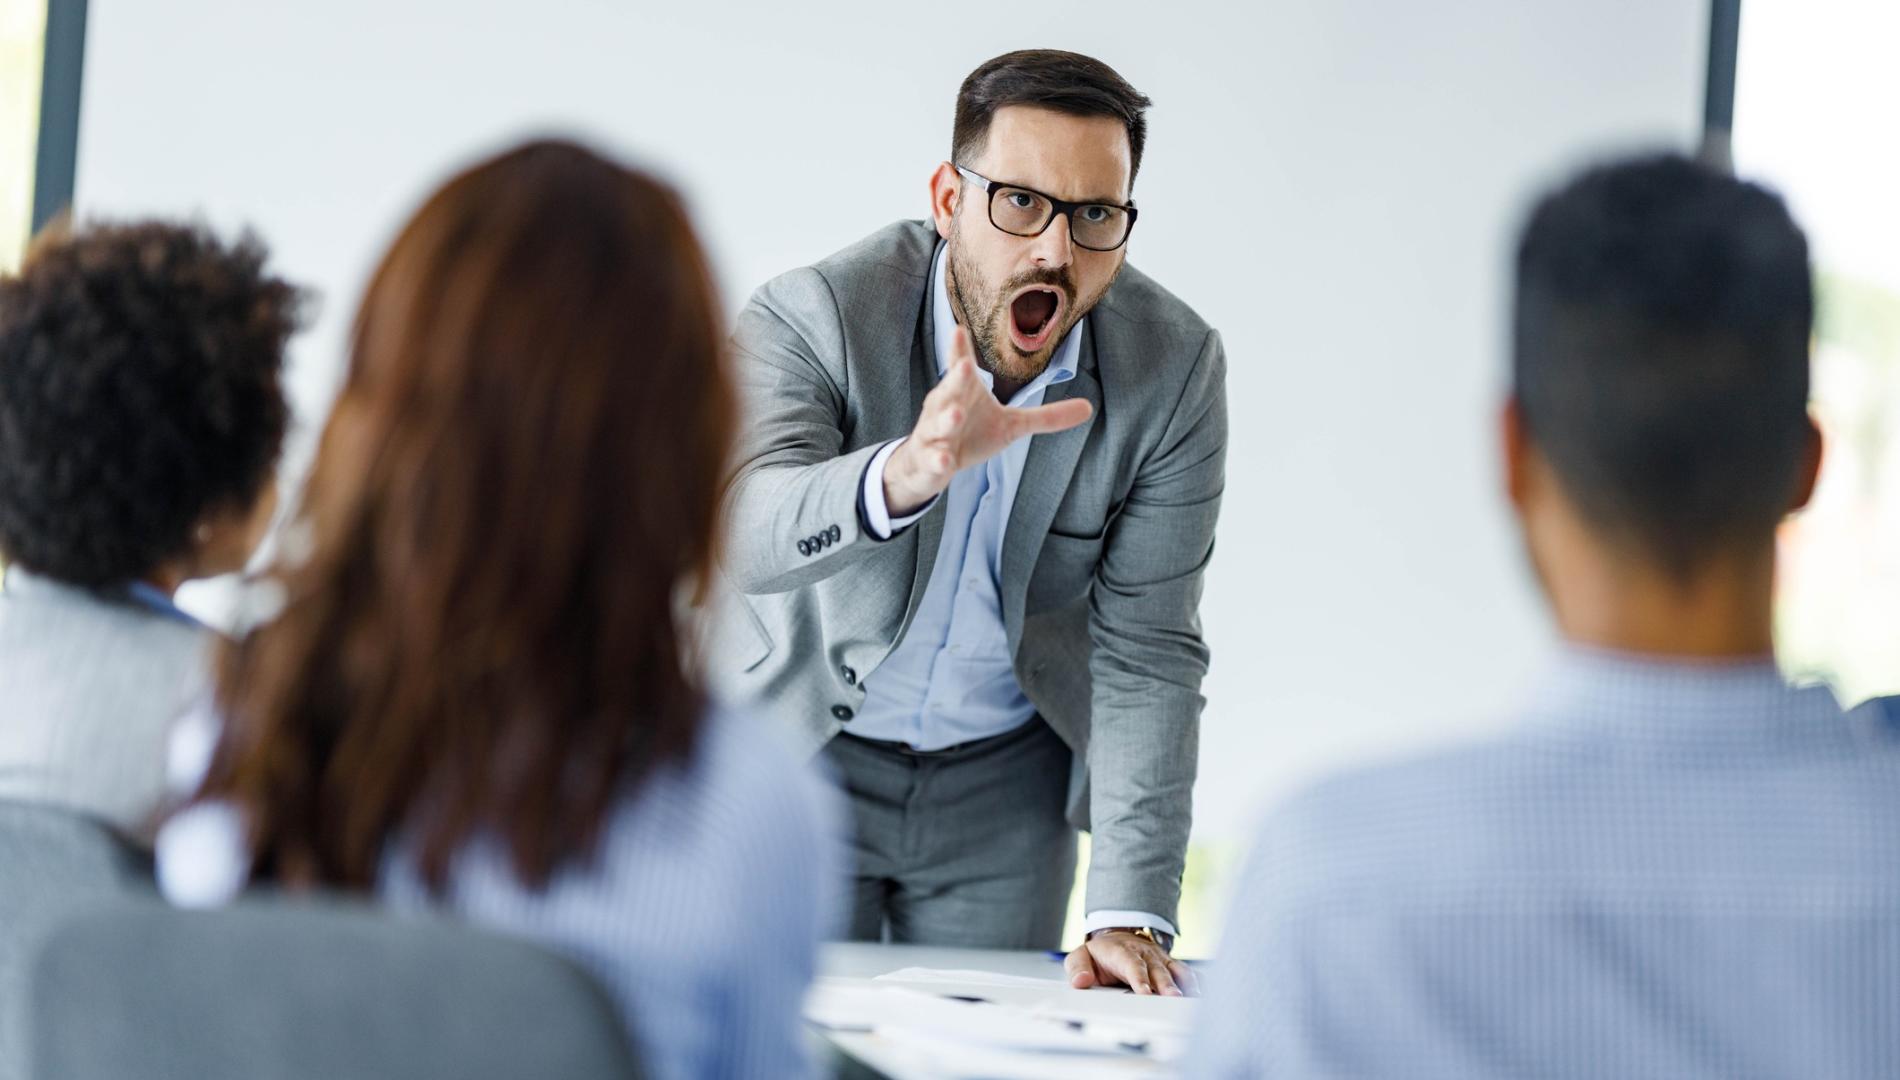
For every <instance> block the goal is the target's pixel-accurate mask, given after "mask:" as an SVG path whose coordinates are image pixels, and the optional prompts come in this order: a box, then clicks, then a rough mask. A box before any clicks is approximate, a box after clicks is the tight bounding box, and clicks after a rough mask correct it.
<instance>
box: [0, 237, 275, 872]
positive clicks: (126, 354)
mask: <svg viewBox="0 0 1900 1080" xmlns="http://www.w3.org/2000/svg"><path fill="white" fill-rule="evenodd" d="M264 264H265V252H264V249H263V247H262V245H260V244H259V243H258V241H257V240H256V239H255V238H253V237H250V236H245V237H243V238H241V239H239V240H238V241H236V242H235V243H224V242H221V241H220V240H219V239H218V238H217V237H215V236H214V235H212V233H211V232H209V231H208V230H207V229H205V228H203V227H199V226H187V225H172V224H164V223H159V222H142V223H130V224H113V225H97V226H92V227H89V228H83V229H80V230H78V231H76V232H66V231H63V230H62V231H57V232H54V233H52V234H49V235H47V236H45V237H43V238H42V239H41V240H40V242H39V243H37V244H36V245H35V246H34V248H33V250H32V251H31V252H29V254H28V256H27V260H26V264H25V266H24V267H23V268H22V269H21V271H20V272H19V274H18V275H17V276H14V277H6V278H0V562H4V563H5V564H6V567H7V569H6V578H5V585H4V591H0V799H17V800H25V801H34V802H42V803H51V804H55V805H60V806H64V807H68V808H70V809H73V810H76V811H79V812H81V813H85V814H88V815H90V816H94V817H97V818H100V819H102V820H104V821H105V822H107V823H108V824H111V825H113V826H115V827H117V828H118V829H119V830H120V831H122V832H125V833H127V834H128V835H130V836H133V838H135V839H138V838H139V836H138V834H139V833H141V832H142V831H143V830H144V829H145V828H146V822H147V821H148V819H149V818H150V817H151V815H152V813H153V812H154V811H155V810H156V809H157V807H158V804H159V802H160V800H161V797H162V795H163V793H164V786H165V770H164V754H165V739H166V734H167V729H168V727H169V725H170V724H171V722H172V721H173V719H174V718H175V717H176V716H177V715H178V714H179V713H180V711H182V709H183V707H184V706H185V705H186V704H188V703H189V702H190V701H191V700H192V699H193V698H195V697H196V696H197V694H198V692H199V689H200V688H201V687H202V683H203V679H202V671H203V656H202V653H203V650H204V647H205V645H206V643H207V639H208V638H210V637H211V635H209V634H208V633H207V632H206V631H205V630H204V628H203V627H201V626H199V625H198V624H197V623H196V622H194V621H193V620H192V619H190V618H189V617H187V616H185V615H184V614H183V613H181V612H180V611H179V610H178V609H177V608H176V607H174V606H173V605H172V602H171V596H172V593H173V591H174V590H175V589H177V588H178V586H179V585H180V584H181V583H183V582H185V581H187V580H189V579H192V578H202V577H210V576H214V575H217V574H223V573H228V572H231V571H235V570H238V569H241V568H242V567H243V565H244V562H245V560H246V558H247V557H248V556H249V554H250V552H251V549H252V548H253V547H254V546H255V544H256V542H257V539H258V536H259V534H260V532H261V531H262V528H263V526H264V525H265V524H267V523H268V521H269V518H270V514H271V509H272V507H273V506H274V505H275V502H276V500H275V495H274V492H275V484H274V477H275V474H276V465H277V457H278V451H279V449H280V447H281V446H282V444H283V439H284V429H285V426H286V423H287V420H288V415H289V413H288V408H287V407H286V405H285V401H284V392H283V387H282V379H281V376H282V371H283V364H284V346H285V343H286V341H287V340H288V338H289V337H290V335H291V333H292V332H293V331H294V330H295V329H296V327H297V325H298V322H299V313H300V310H301V299H302V298H301V294H300V293H299V291H298V290H297V289H295V288H294V287H292V286H291V285H289V284H288V283H286V282H285V281H283V280H282V279H280V278H278V277H276V276H275V275H273V274H271V273H269V272H267V271H266V269H265V265H264Z"/></svg>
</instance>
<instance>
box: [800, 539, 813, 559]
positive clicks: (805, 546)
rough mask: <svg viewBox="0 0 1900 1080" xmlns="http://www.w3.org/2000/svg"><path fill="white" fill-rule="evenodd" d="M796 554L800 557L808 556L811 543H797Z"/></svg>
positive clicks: (805, 541) (807, 541)
mask: <svg viewBox="0 0 1900 1080" xmlns="http://www.w3.org/2000/svg"><path fill="white" fill-rule="evenodd" d="M798 553H799V554H800V555H810V554H811V541H810V540H800V541H799V542H798Z"/></svg>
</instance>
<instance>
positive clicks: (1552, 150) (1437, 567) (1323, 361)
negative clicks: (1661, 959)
mask: <svg viewBox="0 0 1900 1080" xmlns="http://www.w3.org/2000/svg"><path fill="white" fill-rule="evenodd" d="M1706 19H1707V12H1706V4H1705V3H1704V2H1703V0H1592V2H1590V3H1572V2H1560V0H1459V2H1457V3H1452V4H1425V3H1419V2H1417V0H1376V2H1374V0H1356V2H1340V0H1267V2H1258V3H1251V4H1243V3H1236V2H1233V0H1214V2H1207V0H1172V2H1167V3H1146V4H1142V3H1129V2H1120V0H1117V2H1104V3H1097V4H1092V5H1086V6H1081V5H1078V6H1065V5H1061V4H1042V5H1008V6H1003V7H995V6H990V7H984V6H982V5H953V6H949V7H945V6H942V5H934V6H928V7H926V6H924V5H901V6H900V5H898V4H893V3H858V4H851V3H821V4H813V3H804V4H786V3H770V4H765V3H723V4H668V5H658V4H655V5H646V4H636V3H607V2H604V0H593V2H586V0H567V2H555V0H541V2H536V3H528V2H525V0H520V2H514V3H500V2H472V0H408V2H401V3H398V2H394V0H377V2H368V0H327V2H325V3H322V4H315V3H303V4H297V5H295V6H292V5H289V4H271V3H259V2H257V0H223V2H220V0H170V2H168V3H164V4H156V3H148V2H139V0H94V2H93V5H92V13H91V26H90V34H91V37H90V41H89V43H88V52H87V58H86V84H85V99H84V118H83V125H82V132H81V141H80V155H79V187H78V199H77V201H78V205H79V207H80V210H81V212H82V214H85V213H91V214H130V213H147V212H159V213H181V212H189V211H199V212H202V213H203V214H205V215H206V216H208V217H209V219H210V220H212V221H213V222H214V223H216V224H219V225H224V226H229V225H234V224H237V223H250V224H254V225H255V226H257V227H258V228H259V229H260V230H261V231H262V232H263V234H264V235H265V236H266V237H267V238H268V239H269V240H270V242H271V243H272V244H273V245H274V248H275V250H276V252H277V255H278V257H279V260H280V263H281V265H282V267H283V268H284V269H285V270H286V271H287V272H288V273H290V274H292V275H294V276H296V277H298V278H301V279H304V280H306V281H309V282H313V283H315V284H317V285H319V286H320V287H321V288H322V290H323V293H324V297H325V304H324V309H323V319H322V322H321V323H320V324H319V326H318V327H317V329H316V331H315V332H314V333H311V334H309V335H307V336H306V337H305V338H304V339H303V340H302V341H301V342H300V343H299V344H298V346H297V349H296V356H295V360H296V370H295V379H294V382H295V393H296V397H297V401H298V404H299V406H300V410H301V412H302V414H303V416H304V417H305V418H306V419H307V420H310V421H313V422H314V421H316V420H318V419H320V415H321V410H322V409H323V407H324V404H325V403H326V401H327V399H328V397H329V395H330V393H331V392H332V390H333V387H334V385H335V382H336V379H337V376H338V371H339V342H340V337H341V331H342V328H343V326H344V325H345V323H346V322H347V319H348V317H349V313H350V311H351V308H352V307H353V305H354V303H355V300H356V297H357V293H358V291H359V289H360V288H361V285H362V282H363V280H364V278H365V275H366V274H367V272H368V270H369V268H370V266H371V265H372V262H373V260H374V258H375V257H376V256H377V254H378V253H379V250H380V248H381V246H382V245H383V244H384V243H385V242H386V241H387V240H388V238H389V237H390V235H391V232H392V230H393V228H394V227H395V226H396V224H397V223H398V222H399V221H400V220H401V219H402V218H403V216H404V215H405V214H406V213H407V212H408V211H409V210H410V209H411V208H412V207H413V206H414V205H415V204H416V202H417V200H418V199H419V198H420V196H421V195H422V194H423V193H424V192H425V191H426V190H427V189H428V187H429V186H430V185H432V184H433V183H434V182H436V181H437V180H439V179H441V178H443V177H444V176H445V175H446V174H447V173H449V172H450V171H451V170H453V169H454V168H456V167H457V166H459V165H461V164H464V163H466V162H467V161H469V160H470V159H471V158H472V157H473V156H475V155H477V154H480V153H484V152H486V151H488V150H491V149H494V148H496V147H498V146H500V145H502V144H503V143H505V142H507V141H509V140H511V139H514V138H517V137H519V136H521V135H523V134H526V133H529V132H538V131H545V130H550V129H552V130H557V131H564V132H570V133H578V134H580V135H582V136H585V137H587V138H590V139H593V140H596V141H598V142H600V143H603V144H605V145H606V146H608V147H610V148H612V149H614V150H617V151H620V152H621V153H623V154H627V155H630V156H633V157H635V158H637V159H639V160H641V161H644V162H647V163H649V164H651V165H654V166H656V167H658V168H660V169H662V170H663V171H664V172H666V173H667V174H669V175H670V176H672V177H673V178H675V179H676V180H677V182H678V183H680V184H681V185H682V186H683V187H684V188H685V189H686V190H687V191H688V192H689V194H690V196H691V199H692V202H693V203H694V205H695V207H696V209H697V212H698V215H699V220H700V223H701V226H702V229H703V232H704V235H705V237H706V239H707V240H708V242H709V243H710V245H711V247H712V249H713V252H714V255H715V257H716V260H717V262H718V264H719V266H720V268H721V271H722V274H723V280H724V282H725V285H726V288H727V298H728V302H729V304H731V305H732V306H733V307H735V308H736V306H737V305H738V304H739V303H740V302H742V301H743V298H744V296H745V295H746V293H747V292H748V291H749V290H750V289H751V287H752V286H754V285H756V284H757V283H758V282H760V281H762V280H764V279H765V278H767V277H769V276H770V275H772V274H774V273H777V272H779V271H781V270H784V269H787V268H789V267H792V266H794V265H798V264H801V263H804V262H808V261H811V260H813V259H815V258H817V257H820V256H822V255H824V254H826V253H828V252H830V251H832V250H834V249H836V248H838V247H841V246H843V245H844V244H846V243H847V242H849V241H851V240H854V239H856V238H858V237H859V236H861V235H863V234H865V233H868V232H870V231H871V230H872V229H875V228H877V227H878V226H880V225H882V224H884V223H885V222H887V221H889V220H892V219H894V218H897V217H900V216H921V215H922V214H923V212H924V208H925V179H926V177H927V176H928V174H929V173H930V170H931V169H932V168H933V167H934V166H935V164H936V163H937V161H938V160H939V159H940V158H941V157H942V156H944V154H945V153H946V152H947V151H946V147H947V143H948V141H949V126H950V115H951V104H952V100H953V95H954V93H955V90H956V87H957V84H958V82H959V81H960V80H961V78H962V76H963V75H964V74H966V73H967V72H968V70H969V69H970V68H972V67H974V66H975V65H976V64H977V63H978V62H980V61H982V60H984V59H986V58H988V57H989V56H992V55H994V54H996V53H999V52H1003V51H1005V50H1008V49H1012V48H1019V47H1024V46H1029V45H1057V46H1061V47H1066V48H1073V49H1077V50H1081V51H1084V52H1089V53H1092V54H1094V55H1097V56H1100V57H1102V58H1103V59H1105V60H1107V61H1108V62H1110V63H1111V64H1114V65H1115V66H1116V67H1117V68H1118V69H1119V70H1120V71H1121V72H1122V73H1123V74H1124V75H1126V76H1127V77H1128V78H1129V79H1130V80H1131V81H1132V82H1133V83H1134V84H1135V85H1136V86H1138V87H1140V88H1142V89H1143V90H1145V91H1146V92H1148V93H1149V94H1150V95H1151V96H1152V97H1153V98H1154V100H1155V102H1156V105H1155V108H1154V111H1153V113H1152V116H1151V127H1152V134H1151V139H1150V143H1149V149H1148V158H1147V162H1146V164H1145V166H1144V168H1143V169H1142V173H1141V178H1140V182H1139V184H1138V189H1137V191H1136V195H1137V197H1138V199H1139V201H1140V203H1141V206H1142V219H1141V227H1140V229H1139V230H1137V232H1136V235H1135V238H1134V242H1133V245H1132V248H1131V255H1132V258H1133V259H1134V260H1135V261H1136V262H1137V263H1138V264H1139V265H1141V266H1142V267H1144V268H1145V269H1146V270H1148V271H1149V272H1150V273H1152V274H1154V275H1155V276H1157V277H1158V278H1159V279H1160V280H1161V281H1162V282H1164V283H1166V284H1167V285H1169V286H1170V287H1171V288H1173V289H1174V290H1175V291H1176V292H1177V293H1179V294H1180V295H1181V296H1183V297H1185V298H1186V299H1188V300H1189V301H1190V302H1191V303H1193V304H1195V305H1196V306H1197V307H1198V308H1199V309H1200V311H1201V312H1202V313H1203V314H1204V315H1206V316H1207V317H1208V318H1209V319H1210V320H1211V321H1212V322H1213V323H1214V324H1215V325H1217V326H1219V327H1220V328H1221V329H1222V331H1223V333H1224V334H1225V337H1226V340H1227V345H1228V349H1229V356H1230V361H1231V365H1232V370H1231V374H1230V379H1229V393H1230V397H1231V410H1232V416H1233V420H1234V425H1233V427H1234V431H1233V442H1232V455H1231V458H1230V466H1229V486H1228V497H1227V505H1226V510H1225V514H1224V519H1223V522H1222V526H1221V533H1220V546H1219V551H1218V555H1217V558H1216V563H1215V566H1214V568H1213V569H1212V571H1211V572H1210V580H1209V588H1208V597H1207V600H1206V603H1205V605H1204V612H1205V620H1206V629H1207V634H1208V637H1209V639H1210V641H1211V643H1212V645H1213V649H1214V668H1213V672H1212V674H1211V676H1210V677H1209V679H1208V682H1207V687H1206V689H1207V693H1208V696H1209V699H1210V704H1209V706H1208V711H1207V718H1206V724H1205V729H1204V737H1203V742H1202V745H1203V762H1204V765H1203V770H1202V773H1203V781H1202V784H1201V788H1200V796H1199V812H1200V822H1199V828H1200V833H1201V836H1202V838H1203V839H1205V840H1213V841H1215V842H1221V841H1223V840H1226V839H1229V838H1232V837H1235V836H1237V835H1238V834H1239V833H1240V831H1241V829H1242V827H1243V825H1244V823H1245V822H1246V821H1247V820H1248V818H1249V816H1250V814H1251V812H1252V809H1253V808H1254V807H1255V806H1257V805H1258V804H1259V803H1260V802H1261V801H1262V800H1264V799H1267V798H1269V797H1271V796H1272V795H1274V794H1276V793H1278V792H1280V791H1283V790H1284V786H1285V785H1286V784H1287V783H1288V782H1291V781H1296V780H1298V779H1301V778H1304V777H1306V776H1308V775H1310V774H1311V773H1312V772H1313V771H1314V770H1316V769H1319V768H1321V767H1324V766H1325V765H1327V764H1329V763H1331V762H1333V761H1337V760H1340V759H1343V758H1346V757H1351V756H1356V755H1362V754H1365V753H1371V752H1382V751H1385V750H1389V749H1395V748H1398V747H1401V746H1406V745H1411V744H1415V743H1417V742H1419V741H1422V740H1427V739H1434V738H1442V737H1445V736H1448V735H1452V734H1455V733H1458V732H1463V731H1469V730H1473V729H1474V728H1476V727H1479V726H1482V725H1483V724H1484V723H1485V722H1486V720H1487V718H1488V717H1490V716H1492V715H1494V714H1495V713H1496V712H1497V711H1498V710H1499V709H1500V708H1501V707H1502V706H1503V704H1504V703H1505V702H1507V701H1509V700H1510V698H1511V695H1512V691H1513V688H1514V686H1515V685H1516V684H1517V683H1518V681H1519V680H1520V679H1521V678H1522V677H1523V675H1524V674H1525V672H1526V669H1527V667H1528V666H1530V665H1531V664H1533V662H1534V660H1535V658H1536V656H1537V654H1538V652H1539V651H1540V650H1541V649H1542V648H1543V646H1544V644H1545V642H1546V632H1545V631H1544V629H1543V624H1542V622H1541V618H1540V616H1539V614H1538V611H1537V609H1536V606H1535V604H1534V603H1533V601H1532V598H1531V595H1530V592H1529V588H1528V579H1527V576H1526V574H1525V573H1524V572H1523V570H1522V569H1521V567H1520V559H1519V556H1518V553H1517V549H1516V546H1515V541H1514V538H1513V537H1512V535H1511V533H1510V532H1509V529H1508V527H1507V521H1506V518H1505V516H1504V512H1503V509H1502V506H1501V504H1500V502H1499V500H1498V498H1497V496H1496V493H1495V488H1496V483H1495V481H1494V469H1493V467H1492V462H1491V453H1490V450H1491V430H1492V421H1491V418H1492V413H1493V408H1494V397H1495V395H1496V392H1497V390H1498V387H1499V385H1500V379H1501V375H1502V372H1503V354H1502V349H1501V343H1502V341H1503V335H1502V323H1501V319H1502V313H1503V301H1504V299H1505V294H1504V278H1503V271H1504V269H1505V254H1506V249H1507V245H1508V240H1509V236H1510V233H1511V230H1512V228H1513V227H1514V225H1515V223H1516V220H1517V217H1518V215H1519V214H1520V212H1521V210H1522V207H1523V204H1524V199H1525V197H1526V195H1527V193H1528V191H1529V190H1530V188H1531V186H1532V185H1534V184H1535V183H1537V182H1539V181H1543V180H1546V179H1548V178H1550V177H1552V176H1553V175H1555V173H1556V172H1557V171H1559V170H1561V168H1563V167H1564V166H1566V165H1568V164H1570V163H1573V162H1575V161H1576V160H1578V159H1579V158H1580V156H1582V155H1586V154H1588V153H1592V152H1595V151H1598V150H1601V149H1602V148H1604V147H1617V146H1625V145H1631V144H1640V145H1655V144H1658V143H1660V144H1665V145H1675V146H1682V147H1686V146H1687V145H1689V143H1690V141H1691V138H1692V136H1693V133H1694V131H1695V129H1696V127H1697V122H1698V117H1699V115H1700V101H1701V80H1702V69H1703V53H1704V42H1705V37H1706V32H1707V31H1706V25H1707V24H1706ZM1158 359H1159V358H1158Z"/></svg>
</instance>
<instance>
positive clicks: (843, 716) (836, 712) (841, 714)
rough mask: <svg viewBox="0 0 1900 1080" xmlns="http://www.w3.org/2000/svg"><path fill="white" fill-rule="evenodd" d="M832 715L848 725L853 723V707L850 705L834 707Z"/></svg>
mask: <svg viewBox="0 0 1900 1080" xmlns="http://www.w3.org/2000/svg"><path fill="white" fill-rule="evenodd" d="M831 715H833V716H835V717H837V718H838V719H839V720H840V721H842V722H843V723H847V724H848V723H850V722H851V717H852V715H853V714H852V712H851V706H849V705H833V706H832V707H831Z"/></svg>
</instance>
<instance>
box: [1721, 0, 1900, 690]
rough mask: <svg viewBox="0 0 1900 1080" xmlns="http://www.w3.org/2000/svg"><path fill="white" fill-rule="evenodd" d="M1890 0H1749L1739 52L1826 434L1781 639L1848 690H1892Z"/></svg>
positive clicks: (1893, 151)
mask: <svg viewBox="0 0 1900 1080" xmlns="http://www.w3.org/2000/svg"><path fill="white" fill-rule="evenodd" d="M1896 55H1900V6H1895V5H1891V4H1867V3H1861V2H1857V0H1801V2H1799V3H1797V2H1794V0H1750V2H1749V3H1747V4H1744V5H1743V6H1742V24H1741V40H1740V46H1739V54H1738V57H1737V65H1736V71H1737V75H1736V87H1735V132H1734V156H1735V168H1736V171H1737V172H1738V173H1739V174H1741V175H1743V176H1747V177H1750V178H1753V179H1758V180H1761V181H1763V182H1765V183H1767V184H1769V185H1771V186H1773V187H1774V188H1776V189H1777V190H1779V191H1780V192H1781V193H1782V194H1783V195H1784V196H1785V197H1786V198H1787V200H1788V202H1789V206H1790V208H1791V209H1792V210H1793V211H1794V214H1795V216H1796V218H1797V219H1798V220H1799V221H1800V222H1801V224H1802V225H1803V227H1805V228H1806V229H1807V232H1808V241H1809V244H1810V247H1811V251H1812V253H1813V257H1814V264H1815V281H1816V286H1817V295H1816V299H1817V303H1818V311H1817V316H1818V317H1817V320H1816V329H1815V343H1814V390H1813V410H1814V414H1815V416H1816V418H1817V420H1818V421H1819V423H1820V425H1821V430H1822V433H1823V435H1824V437H1825V439H1826V443H1827V446H1826V450H1825V454H1826V457H1825V460H1824V462H1823V465H1822V470H1821V482H1820V486H1819V488H1818V490H1817V491H1816V492H1815V497H1814V501H1813V503H1812V504H1811V505H1810V507H1809V509H1808V510H1807V511H1806V512H1805V513H1803V514H1801V515H1799V516H1798V517H1796V518H1795V519H1794V520H1793V521H1791V522H1790V523H1789V525H1788V526H1787V527H1786V529H1785V531H1784V533H1783V540H1782V569H1781V582H1780V596H1779V610H1780V616H1779V626H1778V628H1777V629H1778V637H1779V639H1780V640H1779V647H1780V651H1781V654H1782V659H1783V663H1784V665H1785V666H1786V667H1787V668H1788V669H1789V671H1790V673H1791V674H1793V675H1795V676H1797V677H1810V678H1817V679H1826V680H1828V681H1830V682H1832V683H1833V684H1834V686H1835V688H1836V689H1837V691H1838V692H1839V693H1840V695H1841V698H1842V701H1843V702H1844V703H1848V704H1852V703H1853V702H1856V701H1859V700H1860V699H1862V698H1865V697H1869V696H1872V695H1876V694H1893V693H1900V201H1896V200H1895V199H1894V197H1893V193H1894V192H1896V191H1900V144H1896V143H1895V142H1894V141H1893V140H1891V139H1889V138H1886V137H1884V135H1883V134H1882V133H1883V132H1885V131H1887V130H1888V129H1889V128H1890V127H1891V125H1892V106H1893V103H1894V102H1896V101H1900V66H1896V65H1895V64H1894V62H1893V61H1894V57H1895V56H1896Z"/></svg>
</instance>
